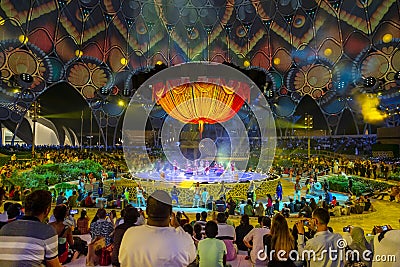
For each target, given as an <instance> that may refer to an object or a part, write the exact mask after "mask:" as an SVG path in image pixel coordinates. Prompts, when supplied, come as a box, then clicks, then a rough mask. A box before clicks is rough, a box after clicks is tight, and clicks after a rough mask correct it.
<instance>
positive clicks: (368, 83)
mask: <svg viewBox="0 0 400 267" xmlns="http://www.w3.org/2000/svg"><path fill="white" fill-rule="evenodd" d="M375 84H376V78H375V77H372V76H370V77H367V78H365V79H364V86H365V87H367V88H372V87H374V85H375Z"/></svg>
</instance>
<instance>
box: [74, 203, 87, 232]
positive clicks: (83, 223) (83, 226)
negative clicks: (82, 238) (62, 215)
mask: <svg viewBox="0 0 400 267" xmlns="http://www.w3.org/2000/svg"><path fill="white" fill-rule="evenodd" d="M76 225H77V228H78V230H79V233H80V234H81V235H85V234H88V233H89V217H88V216H87V212H86V210H85V209H83V210H82V211H81V217H79V218H78V220H77V222H76Z"/></svg>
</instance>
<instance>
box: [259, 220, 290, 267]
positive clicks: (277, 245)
mask: <svg viewBox="0 0 400 267" xmlns="http://www.w3.org/2000/svg"><path fill="white" fill-rule="evenodd" d="M263 243H264V246H265V247H266V248H267V257H268V258H269V257H270V256H271V250H274V251H275V253H273V254H272V258H269V262H268V266H270V267H295V265H294V263H293V261H292V260H291V259H290V258H289V255H290V254H289V253H290V252H291V251H292V250H293V249H294V238H293V236H292V234H291V233H290V229H289V226H288V223H287V221H286V219H285V217H283V216H282V215H281V214H276V215H275V216H274V217H273V218H272V225H271V233H270V234H268V235H264V237H263ZM278 251H284V254H280V255H278V253H277V252H278Z"/></svg>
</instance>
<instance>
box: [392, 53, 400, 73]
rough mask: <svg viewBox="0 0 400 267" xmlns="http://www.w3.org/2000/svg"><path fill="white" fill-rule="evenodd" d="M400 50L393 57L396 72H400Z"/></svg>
mask: <svg viewBox="0 0 400 267" xmlns="http://www.w3.org/2000/svg"><path fill="white" fill-rule="evenodd" d="M399 62H400V49H397V50H396V51H395V52H394V53H393V56H392V66H393V69H395V70H396V71H400V64H399Z"/></svg>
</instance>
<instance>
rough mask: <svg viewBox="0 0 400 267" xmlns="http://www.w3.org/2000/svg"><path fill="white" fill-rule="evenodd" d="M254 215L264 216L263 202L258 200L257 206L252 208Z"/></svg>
mask: <svg viewBox="0 0 400 267" xmlns="http://www.w3.org/2000/svg"><path fill="white" fill-rule="evenodd" d="M254 211H255V215H256V216H264V215H265V208H264V205H263V203H262V202H261V201H260V202H258V205H257V207H256V208H255V209H254Z"/></svg>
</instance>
